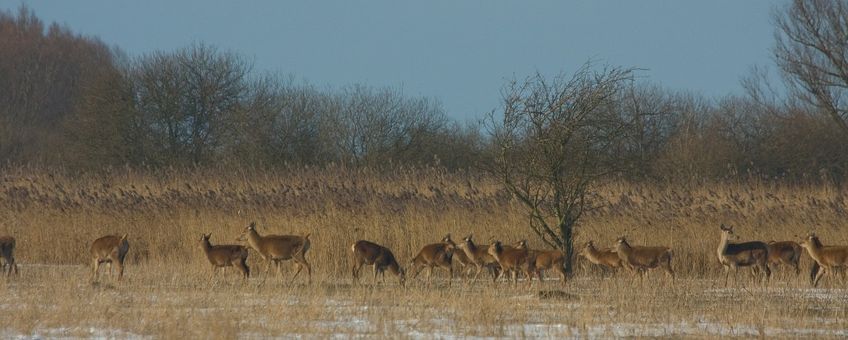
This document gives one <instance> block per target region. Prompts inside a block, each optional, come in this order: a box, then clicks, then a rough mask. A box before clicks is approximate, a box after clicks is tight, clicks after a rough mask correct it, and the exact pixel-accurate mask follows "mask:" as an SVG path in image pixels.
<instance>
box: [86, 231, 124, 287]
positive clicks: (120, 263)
mask: <svg viewBox="0 0 848 340" xmlns="http://www.w3.org/2000/svg"><path fill="white" fill-rule="evenodd" d="M129 250H130V244H129V242H127V234H124V235H122V236H118V235H106V236H103V237H101V238H98V239H96V240H94V242H92V243H91V249H90V252H91V257H92V260H93V261H94V262H93V267H94V268H93V271H92V273H91V280H92V281H93V282H95V281H97V272H98V270H99V269H100V264H102V263H108V264H109V277H110V278H112V266H113V265H115V266H117V267H118V281H121V279H122V278H123V277H124V259H125V258H126V257H127V252H128V251H129Z"/></svg>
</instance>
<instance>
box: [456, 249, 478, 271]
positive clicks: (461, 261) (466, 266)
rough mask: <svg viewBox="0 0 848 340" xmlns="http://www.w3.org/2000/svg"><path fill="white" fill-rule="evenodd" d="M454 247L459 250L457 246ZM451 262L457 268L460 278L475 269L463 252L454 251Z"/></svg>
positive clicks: (471, 261) (472, 262)
mask: <svg viewBox="0 0 848 340" xmlns="http://www.w3.org/2000/svg"><path fill="white" fill-rule="evenodd" d="M456 246H457V248H459V245H456ZM451 262H454V263H456V264H457V267H459V273H460V276H461V275H464V274H467V273H469V272H470V271H471V270H472V269H474V268H475V267H476V266H475V264H474V261H473V260H471V258H469V257H468V255H466V254H465V252H464V251H454V252H453V256H452V257H451Z"/></svg>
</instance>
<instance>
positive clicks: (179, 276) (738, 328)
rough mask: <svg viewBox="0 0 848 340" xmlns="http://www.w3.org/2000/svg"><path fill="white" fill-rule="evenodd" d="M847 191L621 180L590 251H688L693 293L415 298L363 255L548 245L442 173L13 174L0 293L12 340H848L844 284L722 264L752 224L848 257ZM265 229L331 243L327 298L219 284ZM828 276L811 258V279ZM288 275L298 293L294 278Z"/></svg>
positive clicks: (681, 269)
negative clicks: (728, 271) (455, 246)
mask: <svg viewBox="0 0 848 340" xmlns="http://www.w3.org/2000/svg"><path fill="white" fill-rule="evenodd" d="M843 191H844V190H842V188H831V187H812V186H802V187H797V186H788V185H769V184H763V183H753V184H735V185H734V184H722V185H700V186H690V187H676V186H658V185H636V184H627V183H607V184H603V185H601V186H599V187H598V188H596V190H595V191H594V193H593V199H594V200H595V201H596V202H598V203H600V204H601V205H602V206H601V208H599V209H596V210H594V211H592V212H591V213H589V214H587V215H586V216H585V218H584V219H583V220H582V221H581V224H580V226H579V229H578V231H577V242H578V243H580V242H583V241H585V240H588V239H593V240H595V242H596V244H597V245H598V246H605V245H611V244H612V242H613V241H614V240H615V238H616V237H618V236H621V235H625V234H626V235H627V236H628V239H629V240H630V242H631V243H632V244H634V245H643V244H650V245H666V246H670V247H672V248H673V249H674V253H675V258H674V261H673V265H674V268H675V271H676V273H677V275H678V280H676V281H674V282H672V281H671V280H669V279H667V278H666V277H665V276H664V275H662V273H660V272H652V273H650V274H649V275H648V276H647V277H646V278H645V281H644V282H639V280H638V279H635V278H633V277H631V276H630V275H628V274H626V273H618V274H615V275H609V274H603V273H601V272H599V271H597V270H585V269H583V266H582V261H580V263H581V265H578V266H577V268H578V270H577V272H576V273H575V277H574V278H572V279H571V280H570V281H569V282H568V284H567V285H566V286H565V287H562V286H561V285H559V283H558V282H555V281H553V282H545V283H543V284H538V283H537V284H535V285H534V287H533V288H532V289H527V288H526V287H525V286H524V285H518V286H517V287H513V286H512V285H510V284H507V283H504V282H498V283H496V284H492V283H490V282H488V281H487V280H481V281H480V282H477V283H473V284H472V283H468V282H462V283H460V282H454V284H453V285H452V286H451V287H448V286H447V284H446V282H445V276H444V274H443V273H439V277H438V280H437V281H436V283H435V284H434V285H433V286H432V287H431V288H427V286H426V285H425V284H424V283H423V282H422V281H421V280H420V279H418V280H409V284H408V285H407V287H405V288H403V287H400V286H398V285H397V280H396V278H394V277H393V276H391V274H387V277H386V280H387V281H388V283H387V284H385V285H376V286H375V285H373V284H372V283H371V277H370V273H369V272H368V271H367V270H366V271H365V273H364V274H365V275H364V276H363V278H362V279H361V283H362V284H360V285H351V278H350V263H349V258H348V256H349V252H350V245H351V244H352V243H353V242H354V241H356V240H357V239H368V240H372V241H375V242H377V243H380V244H383V245H386V246H388V247H389V248H391V249H392V250H393V252H394V253H395V254H396V255H397V257H398V259H399V261H400V262H401V263H402V265H404V266H406V265H407V264H408V263H409V260H410V259H411V258H412V256H413V255H414V254H415V252H416V251H417V250H418V249H419V248H420V247H421V246H423V245H424V244H427V243H432V242H437V241H438V240H439V239H441V237H442V236H444V234H447V233H452V234H453V235H455V237H454V238H455V239H459V238H461V237H462V236H464V235H465V234H468V233H471V232H473V233H474V235H475V239H476V240H478V242H480V243H483V242H488V241H491V240H494V239H500V240H504V241H508V242H512V241H515V240H519V239H524V238H526V239H529V241H530V244H531V246H533V247H542V244H541V242H540V241H539V240H538V239H537V238H536V237H535V235H533V234H532V233H531V232H530V231H529V229H527V227H526V225H525V223H526V220H527V219H526V217H525V215H524V212H523V209H522V207H521V206H520V205H519V204H518V203H517V202H515V201H513V200H511V199H510V197H509V195H507V194H506V193H505V192H503V191H502V190H501V188H500V186H499V185H498V183H497V182H496V181H494V180H493V179H491V178H487V177H485V176H477V175H469V174H447V173H444V172H442V171H440V170H437V169H425V170H406V171H398V172H394V173H378V172H374V171H369V170H350V169H342V168H334V169H323V170H321V169H297V170H291V171H287V172H279V173H274V172H244V173H221V172H213V171H210V172H204V171H194V172H177V171H172V172H167V171H166V172H159V173H147V172H144V173H141V172H134V171H129V170H122V171H116V172H114V173H111V174H107V175H83V176H77V177H71V176H66V175H60V174H57V173H51V172H47V171H30V170H28V169H25V168H14V169H7V171H6V172H5V173H4V174H3V175H2V176H0V234H10V235H13V236H15V237H16V238H17V244H18V249H17V253H16V255H17V259H18V262H19V263H20V264H21V276H20V277H18V278H13V279H11V280H8V281H7V282H6V283H5V284H3V285H0V305H2V306H3V309H4V311H5V312H6V314H7V315H9V317H8V318H4V321H5V320H8V322H4V326H3V327H2V328H0V336H4V337H6V336H14V335H19V334H23V335H41V336H81V337H87V336H115V337H131V336H133V335H139V336H154V337H166V338H173V337H178V336H189V337H192V338H198V337H200V338H206V337H212V338H233V337H237V336H240V337H264V336H269V335H271V336H273V335H276V336H285V335H297V334H303V335H312V336H318V337H328V336H332V335H371V336H380V337H393V338H395V337H431V336H434V335H435V336H438V335H444V336H447V335H458V336H467V335H474V336H494V337H516V336H519V337H520V336H531V337H535V336H550V337H559V336H574V335H584V336H586V335H589V336H591V335H594V336H601V337H605V336H616V335H619V336H621V335H635V336H639V335H644V336H681V335H694V336H722V335H734V334H735V335H740V336H757V335H768V336H785V337H797V336H820V337H822V336H823V337H836V336H840V335H842V336H845V335H848V334H845V333H844V331H843V330H844V329H846V326H848V324H846V321H843V320H846V318H845V317H846V315H845V314H846V312H845V310H846V309H848V308H846V307H848V299H846V297H845V296H846V294H845V293H846V290H844V289H842V287H843V286H844V285H845V282H844V281H842V280H840V279H838V278H828V279H825V280H824V287H825V288H823V289H809V288H808V287H809V283H808V282H807V276H806V274H802V275H801V276H798V277H796V276H795V275H794V274H791V273H790V271H791V270H787V269H786V268H780V269H777V270H776V271H775V272H776V275H775V277H774V279H773V280H772V282H771V283H770V284H769V285H768V286H765V285H760V284H756V283H754V282H753V281H752V280H750V279H749V277H748V274H747V270H743V271H742V273H740V275H739V281H738V282H737V283H735V284H731V288H729V289H725V288H724V287H723V276H722V275H723V271H722V269H721V267H720V266H719V264H718V261H717V259H716V256H715V247H716V245H717V243H718V236H719V232H718V225H719V224H720V223H728V224H732V225H734V226H735V231H736V233H737V234H739V235H740V237H741V238H743V239H761V240H765V241H768V240H771V239H774V240H784V239H793V236H794V235H801V234H806V233H807V232H809V231H812V230H814V231H816V232H817V233H818V234H819V235H820V236H821V237H822V240H823V242H825V243H827V244H848V240H846V235H845V234H844V232H841V231H843V230H844V229H843V226H842V224H843V223H844V220H845V215H846V208H848V207H846V202H845V200H844V197H843V195H842V192H843ZM254 220H255V221H257V223H258V225H259V226H260V227H259V231H260V233H263V234H265V233H276V234H286V233H291V234H303V233H306V232H310V233H311V234H312V236H310V239H311V240H312V248H311V249H310V251H309V252H308V253H307V259H308V260H309V261H310V263H311V264H312V267H313V269H314V273H313V283H312V284H310V285H307V284H305V277H301V278H299V279H298V280H297V281H296V283H294V284H290V283H288V282H287V280H285V279H281V278H278V277H276V276H275V275H274V274H273V273H271V274H269V275H266V274H265V273H264V270H265V266H264V263H260V261H259V260H260V259H259V258H258V256H256V253H251V257H250V259H249V264H250V265H251V269H252V277H251V279H250V280H249V281H248V282H247V283H244V282H242V281H241V280H240V279H239V278H238V275H237V274H236V272H235V270H233V269H228V270H227V272H226V275H219V276H217V277H216V278H214V279H211V280H210V274H211V272H212V270H211V268H210V265H209V264H208V262H207V261H206V259H205V258H204V256H203V253H202V252H201V250H200V248H199V243H198V240H199V238H200V235H201V233H206V232H211V233H212V239H211V240H212V242H213V244H221V243H236V241H235V238H236V237H237V236H239V234H240V233H241V231H242V230H243V229H244V227H245V226H247V224H248V223H249V222H250V221H254ZM106 233H114V234H121V233H128V234H129V235H130V237H129V242H130V251H129V255H128V260H127V269H126V273H125V281H123V282H120V283H115V282H113V281H111V280H110V279H109V278H108V274H107V275H106V276H104V277H103V278H102V279H101V280H100V283H98V284H91V283H90V282H89V281H88V275H89V274H90V272H89V270H90V267H89V266H90V264H89V261H90V259H89V258H88V247H89V245H90V242H91V241H92V240H94V239H95V238H97V237H99V236H101V235H103V234H106ZM809 263H810V259H809V257H807V256H806V255H804V257H803V258H802V267H803V268H804V270H805V271H807V270H808V269H807V268H808V266H809ZM284 267H286V268H287V273H285V275H288V276H290V275H291V274H292V271H291V269H290V268H291V267H292V265H291V264H290V263H287V264H286V265H284ZM437 273H438V271H437ZM301 275H303V274H301ZM548 276H551V277H553V275H548ZM840 332H843V333H840Z"/></svg>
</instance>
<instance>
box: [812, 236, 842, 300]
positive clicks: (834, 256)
mask: <svg viewBox="0 0 848 340" xmlns="http://www.w3.org/2000/svg"><path fill="white" fill-rule="evenodd" d="M801 247H803V248H804V249H806V250H807V254H809V255H810V257H811V258H812V259H813V261H815V263H814V266H813V271H812V273H811V276H812V275H815V277H814V278H812V284H813V287H818V284H819V280H821V278H822V277H823V276H824V274H827V273H833V272H835V271H837V270H840V269H844V268H845V267H848V247H846V246H825V245H823V244H822V243H821V241H820V240H819V237H818V236H816V235H815V234H810V235H809V236H807V238H806V239H804V241H803V242H801ZM816 267H818V268H816Z"/></svg>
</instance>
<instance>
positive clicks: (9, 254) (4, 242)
mask: <svg viewBox="0 0 848 340" xmlns="http://www.w3.org/2000/svg"><path fill="white" fill-rule="evenodd" d="M0 256H2V257H3V260H4V262H3V269H6V266H9V269H8V270H7V271H6V276H10V275H12V270H14V271H15V275H18V264H17V263H16V262H15V238H14V237H12V236H0Z"/></svg>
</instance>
